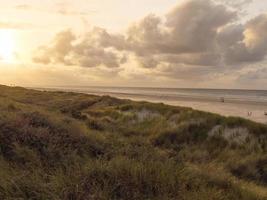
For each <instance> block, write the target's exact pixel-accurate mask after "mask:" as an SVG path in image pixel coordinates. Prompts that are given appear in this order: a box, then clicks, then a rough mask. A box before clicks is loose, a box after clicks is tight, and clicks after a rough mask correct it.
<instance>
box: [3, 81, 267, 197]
mask: <svg viewBox="0 0 267 200" xmlns="http://www.w3.org/2000/svg"><path fill="white" fill-rule="evenodd" d="M0 199H8V200H9V199H38V200H42V199H43V200H48V199H52V200H60V199H70V200H91V199H96V200H106V199H107V200H108V199H114V200H115V199H118V200H119V199H127V200H139V199H140V200H143V199H158V200H164V199H173V200H174V199H181V200H193V199H199V200H209V199H214V200H215V199H216V200H228V199H231V200H236V199H244V200H250V199H252V200H258V199H259V200H260V199H267V126H266V125H263V124H258V123H254V122H251V121H248V120H244V119H240V118H234V117H230V118H225V117H222V116H219V115H215V114H211V113H205V112H200V111H195V110H192V109H190V108H182V107H174V106H167V105H164V104H152V103H147V102H133V101H130V100H119V99H115V98H111V97H108V96H104V97H98V96H92V95H86V94H77V93H65V92H40V91H34V90H27V89H23V88H9V87H6V86H0Z"/></svg>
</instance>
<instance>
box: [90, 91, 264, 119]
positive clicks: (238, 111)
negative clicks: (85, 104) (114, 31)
mask: <svg viewBox="0 0 267 200" xmlns="http://www.w3.org/2000/svg"><path fill="white" fill-rule="evenodd" d="M91 94H95V95H110V96H113V97H117V98H122V99H125V98H126V99H131V100H135V101H149V102H155V103H165V104H169V105H174V106H183V107H190V108H193V109H195V110H201V111H206V112H212V113H217V114H220V115H224V116H236V117H242V118H246V119H249V120H252V121H256V122H260V123H265V124H266V123H267V116H266V115H265V112H267V104H266V103H260V102H249V101H233V100H227V99H226V101H225V102H224V103H222V102H220V101H219V100H218V101H216V100H212V99H208V98H189V97H186V98H182V97H181V98H177V97H175V98H166V97H164V96H162V97H153V96H149V95H133V94H116V93H101V94H100V93H96V92H94V93H91ZM248 112H252V115H251V116H248Z"/></svg>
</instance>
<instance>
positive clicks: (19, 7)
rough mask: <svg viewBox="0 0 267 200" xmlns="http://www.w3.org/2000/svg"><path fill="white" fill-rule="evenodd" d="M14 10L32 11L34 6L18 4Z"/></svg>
mask: <svg viewBox="0 0 267 200" xmlns="http://www.w3.org/2000/svg"><path fill="white" fill-rule="evenodd" d="M14 8H15V9H18V10H31V9H32V6H31V5H29V4H18V5H16V6H14Z"/></svg>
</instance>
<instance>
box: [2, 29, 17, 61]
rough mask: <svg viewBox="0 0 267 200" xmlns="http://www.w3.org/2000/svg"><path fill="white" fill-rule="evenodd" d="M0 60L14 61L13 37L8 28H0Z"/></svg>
mask: <svg viewBox="0 0 267 200" xmlns="http://www.w3.org/2000/svg"><path fill="white" fill-rule="evenodd" d="M0 62H15V39H14V35H13V33H12V32H11V31H8V30H0Z"/></svg>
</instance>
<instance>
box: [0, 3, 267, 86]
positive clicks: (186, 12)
mask: <svg viewBox="0 0 267 200" xmlns="http://www.w3.org/2000/svg"><path fill="white" fill-rule="evenodd" d="M0 2H1V7H0V84H8V85H9V84H16V85H23V86H57V85H65V86H68V85H98V86H145V87H197V88H200V87H201V88H249V89H253V88H255V89H267V60H266V58H267V0H128V1H125V0H75V1H71V0H42V1H41V0H12V1H5V0H0Z"/></svg>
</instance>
